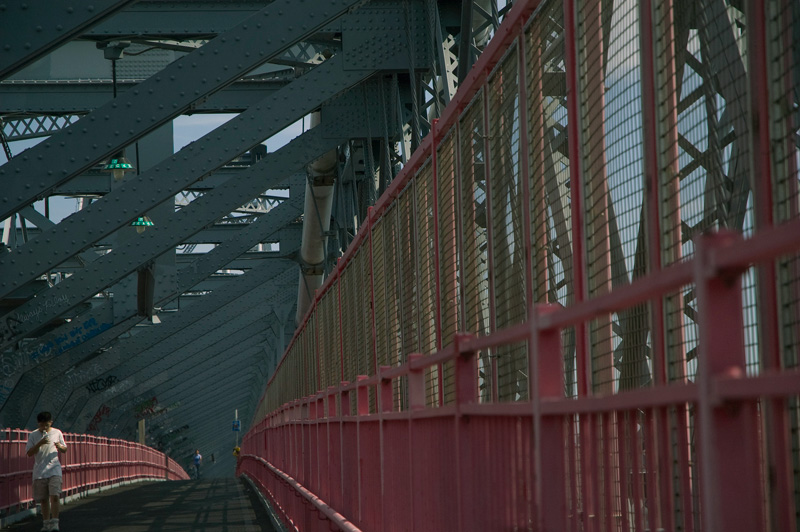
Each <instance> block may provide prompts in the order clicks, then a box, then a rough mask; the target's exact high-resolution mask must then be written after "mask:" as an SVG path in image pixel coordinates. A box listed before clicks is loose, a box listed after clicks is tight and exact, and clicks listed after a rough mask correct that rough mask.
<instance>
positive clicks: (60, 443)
mask: <svg viewBox="0 0 800 532" xmlns="http://www.w3.org/2000/svg"><path fill="white" fill-rule="evenodd" d="M56 449H58V452H60V453H66V452H67V442H66V441H64V434H62V433H59V434H58V439H57V440H56Z"/></svg>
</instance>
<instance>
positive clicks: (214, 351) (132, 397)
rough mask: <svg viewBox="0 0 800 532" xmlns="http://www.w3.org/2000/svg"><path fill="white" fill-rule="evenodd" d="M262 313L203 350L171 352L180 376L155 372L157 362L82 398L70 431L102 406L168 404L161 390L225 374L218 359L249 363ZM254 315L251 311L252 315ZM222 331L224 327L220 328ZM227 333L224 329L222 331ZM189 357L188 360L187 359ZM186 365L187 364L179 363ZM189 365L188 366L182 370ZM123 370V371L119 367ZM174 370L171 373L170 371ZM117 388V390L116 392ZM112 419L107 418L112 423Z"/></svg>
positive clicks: (81, 428)
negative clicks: (145, 401) (144, 401)
mask: <svg viewBox="0 0 800 532" xmlns="http://www.w3.org/2000/svg"><path fill="white" fill-rule="evenodd" d="M264 313H265V311H264V310H263V309H262V310H260V311H259V312H258V314H260V315H258V314H257V315H256V317H255V318H248V319H252V320H253V321H252V322H250V323H246V325H245V326H244V327H242V328H241V329H240V330H236V331H230V332H229V333H228V334H224V333H223V334H222V335H220V334H217V336H216V338H217V339H219V340H218V341H217V342H214V343H210V345H209V346H208V347H207V348H205V349H200V350H196V349H192V348H190V347H188V346H187V347H186V348H184V349H182V350H180V352H178V353H174V354H173V355H172V356H170V357H169V362H171V363H172V364H173V366H178V368H177V370H178V371H179V372H180V375H178V376H176V375H170V374H169V368H167V369H166V370H164V371H165V373H161V372H158V371H157V370H156V367H158V368H163V367H164V366H166V365H167V362H165V361H164V360H158V361H157V362H155V363H154V364H153V367H152V370H151V368H150V367H147V368H144V369H145V370H148V371H143V370H138V371H134V372H133V373H131V374H130V375H129V376H128V377H126V378H125V379H124V380H123V381H121V383H120V386H115V387H114V388H113V389H107V390H105V391H103V392H99V393H96V394H94V395H92V396H91V397H89V398H88V399H87V398H84V400H86V403H85V404H84V405H83V408H82V409H81V413H80V414H78V415H77V416H75V417H74V422H73V423H75V425H74V426H73V428H75V429H76V430H78V431H79V432H81V431H84V430H86V423H87V422H88V420H89V419H90V418H91V416H92V415H94V413H95V411H96V410H97V408H98V407H99V406H100V405H101V404H104V405H107V406H109V407H110V408H111V409H112V410H116V411H118V412H119V411H127V410H128V409H129V408H130V407H131V406H132V405H131V403H137V402H140V401H141V400H142V397H146V396H155V397H156V398H158V401H159V402H160V403H162V404H171V403H172V402H173V401H172V400H170V401H169V402H167V401H166V400H165V397H166V395H164V394H162V393H161V392H162V391H169V390H175V391H176V392H177V391H179V390H181V389H182V387H185V386H186V384H187V383H194V382H196V381H197V379H198V377H204V378H206V379H209V378H210V379H216V377H218V376H221V375H222V374H224V372H222V373H220V371H218V369H217V366H220V365H222V364H221V363H220V362H221V360H220V359H221V358H224V362H226V363H227V362H230V363H235V364H239V363H241V362H242V360H245V361H249V360H250V358H253V357H254V356H255V355H257V353H258V352H260V351H261V350H260V349H251V348H252V347H253V346H254V345H256V344H258V343H259V342H263V335H264V331H263V325H262V324H261V323H260V322H261V321H262V320H261V318H263V315H264ZM251 314H253V312H251ZM223 329H225V328H223ZM225 330H226V331H227V329H225ZM209 354H210V356H209ZM188 357H191V360H187V359H188ZM181 362H185V363H186V364H181ZM189 364H191V366H190V367H184V366H188V365H189ZM120 369H121V370H124V368H120ZM173 371H174V370H173ZM117 388H119V390H117ZM212 391H213V386H212V387H209V391H208V392H207V393H212ZM112 419H113V418H111V417H110V418H109V420H112Z"/></svg>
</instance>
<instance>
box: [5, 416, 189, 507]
mask: <svg viewBox="0 0 800 532" xmlns="http://www.w3.org/2000/svg"><path fill="white" fill-rule="evenodd" d="M30 432H31V431H29V430H21V429H0V511H3V512H9V513H14V512H15V511H17V510H20V509H24V508H27V507H29V506H31V505H32V504H33V492H32V486H31V483H32V476H31V475H32V472H33V458H29V457H28V456H27V454H26V453H25V444H26V443H27V441H28V434H30ZM64 439H65V440H66V442H67V448H68V450H67V452H66V453H63V454H60V455H59V460H60V461H61V467H62V473H63V477H64V478H63V485H62V490H63V491H62V495H63V496H64V497H70V496H73V495H79V494H81V493H85V492H87V491H89V490H93V489H96V488H102V487H107V486H111V485H113V484H116V483H119V482H125V481H131V480H136V479H148V478H152V479H166V480H188V479H189V475H187V474H186V471H184V470H183V468H182V467H181V466H179V465H178V464H177V462H175V461H174V460H172V459H171V458H169V457H167V456H166V455H164V453H162V452H159V451H156V450H155V449H151V448H150V447H147V446H145V445H141V444H138V443H133V442H130V441H125V440H117V439H111V438H103V437H100V436H92V435H89V434H69V433H68V434H64Z"/></svg>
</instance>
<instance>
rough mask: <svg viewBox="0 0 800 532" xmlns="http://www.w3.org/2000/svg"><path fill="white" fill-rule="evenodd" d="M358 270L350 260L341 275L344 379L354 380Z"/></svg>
mask: <svg viewBox="0 0 800 532" xmlns="http://www.w3.org/2000/svg"><path fill="white" fill-rule="evenodd" d="M356 275H357V271H356V266H355V262H354V261H352V260H351V261H350V263H349V264H348V265H347V267H346V268H345V269H344V270H343V271H342V273H341V275H340V276H339V282H338V283H337V286H338V287H339V292H340V298H341V300H342V301H344V302H345V304H341V301H340V303H339V305H340V306H339V312H340V313H341V320H342V331H343V332H344V331H347V332H346V333H344V334H342V380H344V381H347V382H353V381H354V380H355V378H356V372H357V364H358V354H359V353H358V332H357V329H356V316H355V314H356V312H357V309H356V306H357V305H358V303H357V301H356V290H361V289H362V287H360V286H358V279H356Z"/></svg>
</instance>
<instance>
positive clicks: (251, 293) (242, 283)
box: [40, 264, 296, 405]
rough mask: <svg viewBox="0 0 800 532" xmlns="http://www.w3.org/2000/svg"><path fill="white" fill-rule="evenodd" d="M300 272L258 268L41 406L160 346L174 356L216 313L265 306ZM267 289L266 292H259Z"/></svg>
mask: <svg viewBox="0 0 800 532" xmlns="http://www.w3.org/2000/svg"><path fill="white" fill-rule="evenodd" d="M295 275H296V272H295V271H294V270H289V271H288V272H285V273H282V274H276V273H275V272H274V270H273V269H272V267H271V265H269V264H267V265H264V266H260V267H258V268H254V269H253V270H251V271H249V272H247V273H246V274H244V275H242V276H241V277H240V278H239V279H236V280H235V281H232V282H231V283H228V284H229V285H230V286H228V287H226V288H225V289H224V290H218V291H216V292H214V293H212V294H210V295H208V296H206V297H204V298H203V301H202V303H200V304H197V305H192V306H191V307H189V308H188V309H186V310H185V311H181V312H179V313H177V315H176V316H174V317H173V318H172V319H169V320H165V321H164V322H163V323H162V324H161V325H159V326H158V327H157V328H154V330H153V332H152V333H151V334H139V335H136V336H135V337H133V338H131V339H130V340H129V341H127V342H125V343H124V344H120V345H119V346H116V347H114V348H112V349H110V350H108V351H107V352H105V353H103V356H102V357H98V359H99V360H96V361H92V362H93V363H92V364H85V365H82V366H83V367H79V368H77V369H76V370H75V371H73V375H70V379H64V380H63V382H60V383H58V385H57V386H52V387H49V388H47V389H46V390H45V393H43V394H42V397H41V398H40V403H41V404H45V405H54V404H55V405H59V404H64V403H65V402H66V401H67V399H68V397H69V395H70V394H71V392H72V390H73V388H77V387H82V386H85V385H86V383H88V382H89V381H91V380H93V379H96V378H97V377H100V376H101V375H103V374H105V373H107V372H109V371H111V370H112V369H113V368H115V367H116V366H117V365H119V364H122V363H124V362H125V361H127V360H129V359H131V358H133V357H137V356H139V355H141V353H143V352H145V351H146V350H148V349H150V348H152V347H153V346H155V345H156V344H162V345H160V346H159V349H162V351H163V352H170V351H171V350H175V349H178V348H179V347H180V346H181V345H182V344H183V343H184V342H185V341H186V338H187V337H189V338H190V337H191V336H192V335H195V334H199V333H201V332H202V331H203V330H205V329H207V328H209V327H213V325H214V323H217V322H219V321H220V316H217V315H214V314H213V313H214V312H215V311H216V310H217V309H220V310H221V311H222V312H223V314H227V315H228V319H233V318H234V317H235V315H236V313H237V312H238V311H239V310H240V309H241V308H248V307H249V306H253V305H258V304H263V302H264V300H265V299H267V298H269V297H272V296H271V294H274V293H276V292H278V291H279V290H280V288H282V287H280V286H279V285H281V284H285V283H287V282H290V281H291V280H292V279H293V278H294V276H295ZM261 285H266V286H265V288H264V289H263V290H259V289H258V288H259V287H260V286H261Z"/></svg>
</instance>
